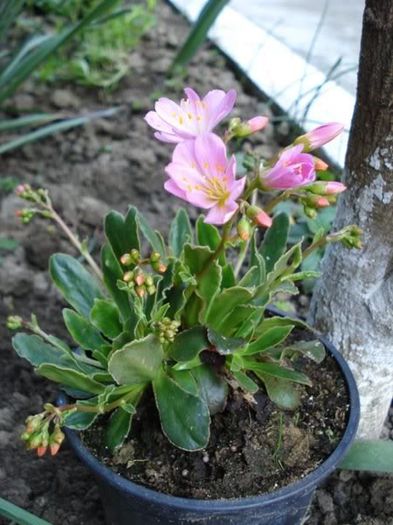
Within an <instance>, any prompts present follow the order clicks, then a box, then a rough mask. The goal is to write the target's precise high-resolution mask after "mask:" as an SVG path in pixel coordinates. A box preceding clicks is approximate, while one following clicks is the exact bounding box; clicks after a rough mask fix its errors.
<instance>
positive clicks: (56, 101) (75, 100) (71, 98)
mask: <svg viewBox="0 0 393 525" xmlns="http://www.w3.org/2000/svg"><path fill="white" fill-rule="evenodd" d="M51 102H52V104H53V105H54V106H56V107H57V108H60V109H70V108H71V109H79V108H80V107H81V101H80V99H79V97H77V96H76V95H75V94H74V93H72V92H71V91H68V90H67V89H55V91H54V92H53V93H52V97H51Z"/></svg>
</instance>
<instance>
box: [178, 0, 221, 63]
mask: <svg viewBox="0 0 393 525" xmlns="http://www.w3.org/2000/svg"><path fill="white" fill-rule="evenodd" d="M228 1H229V0H209V1H208V2H207V3H206V4H205V6H204V7H203V9H202V10H201V12H200V15H199V16H198V19H197V20H196V22H195V24H194V26H193V27H192V29H191V31H190V33H189V35H188V37H187V40H186V41H185V42H184V44H183V45H182V47H181V48H180V50H179V51H178V53H177V55H176V57H175V59H174V61H173V64H172V69H173V70H176V69H178V68H180V67H182V66H185V65H186V64H187V63H188V62H189V61H190V60H191V59H192V58H193V57H194V55H195V54H196V52H197V51H198V49H199V47H200V46H201V45H202V44H203V42H205V40H206V37H207V33H208V31H209V29H210V27H211V26H212V25H213V23H214V21H215V20H216V18H217V16H218V15H219V14H220V12H221V11H222V9H223V8H224V7H225V6H226V4H227V3H228Z"/></svg>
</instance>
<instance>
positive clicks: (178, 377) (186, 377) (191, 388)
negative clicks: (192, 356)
mask: <svg viewBox="0 0 393 525" xmlns="http://www.w3.org/2000/svg"><path fill="white" fill-rule="evenodd" d="M200 364H201V362H200V361H199V366H200ZM168 374H169V375H170V377H171V378H172V379H173V380H174V381H175V383H177V384H178V385H179V386H180V387H181V388H182V389H183V390H185V391H186V392H188V393H189V394H192V395H193V396H197V397H198V396H199V394H200V393H199V386H198V384H197V382H196V381H195V379H194V376H193V375H192V374H191V372H190V370H188V369H185V370H177V369H175V368H170V369H169V371H168Z"/></svg>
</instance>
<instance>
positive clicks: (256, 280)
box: [239, 266, 261, 288]
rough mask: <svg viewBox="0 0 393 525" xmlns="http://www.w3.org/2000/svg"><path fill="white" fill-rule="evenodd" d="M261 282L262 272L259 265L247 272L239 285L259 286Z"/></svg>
mask: <svg viewBox="0 0 393 525" xmlns="http://www.w3.org/2000/svg"><path fill="white" fill-rule="evenodd" d="M260 284H261V272H260V269H259V268H258V266H252V267H251V268H250V269H249V270H248V271H247V273H246V274H245V275H244V276H243V277H242V278H241V279H240V281H239V286H244V287H245V288H248V287H251V288H252V287H253V286H258V285H260Z"/></svg>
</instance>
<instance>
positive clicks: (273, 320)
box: [255, 315, 314, 336]
mask: <svg viewBox="0 0 393 525" xmlns="http://www.w3.org/2000/svg"><path fill="white" fill-rule="evenodd" d="M289 324H293V325H294V326H298V327H299V328H304V329H306V330H308V331H311V332H312V331H314V330H313V328H312V327H311V326H310V325H308V324H307V323H306V322H304V321H302V320H301V319H298V318H297V317H293V316H291V315H285V317H276V316H274V317H266V318H265V319H263V321H262V323H260V325H259V326H258V327H257V329H256V331H255V334H256V335H258V336H259V335H262V334H264V333H265V332H267V330H270V328H274V327H276V326H288V325H289Z"/></svg>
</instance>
